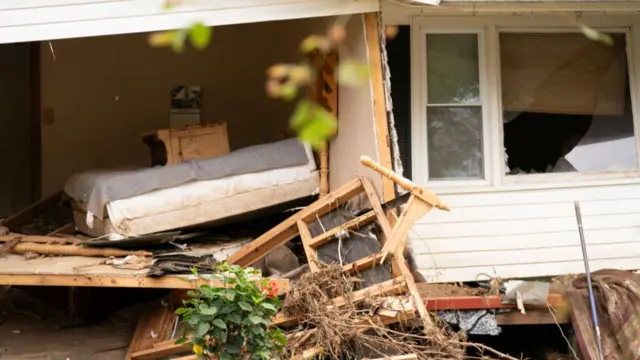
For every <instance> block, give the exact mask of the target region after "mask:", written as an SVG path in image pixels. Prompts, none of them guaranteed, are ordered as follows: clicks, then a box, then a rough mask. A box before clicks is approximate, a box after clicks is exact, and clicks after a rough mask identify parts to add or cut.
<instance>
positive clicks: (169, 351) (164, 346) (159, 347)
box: [131, 340, 191, 360]
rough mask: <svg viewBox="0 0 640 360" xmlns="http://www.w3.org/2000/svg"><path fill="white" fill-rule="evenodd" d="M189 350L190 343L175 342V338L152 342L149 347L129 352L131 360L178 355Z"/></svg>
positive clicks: (148, 359) (155, 358) (149, 359)
mask: <svg viewBox="0 0 640 360" xmlns="http://www.w3.org/2000/svg"><path fill="white" fill-rule="evenodd" d="M189 351H191V344H190V343H185V344H179V345H178V344H176V343H175V340H170V341H163V342H162V343H157V344H154V345H153V347H151V348H149V349H144V350H140V351H137V352H134V353H133V354H131V360H157V359H162V358H164V357H167V356H172V355H180V354H183V353H185V352H189Z"/></svg>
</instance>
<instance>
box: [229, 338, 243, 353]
mask: <svg viewBox="0 0 640 360" xmlns="http://www.w3.org/2000/svg"><path fill="white" fill-rule="evenodd" d="M242 345H244V337H243V336H242V335H236V336H234V337H233V338H231V339H229V341H227V346H226V350H227V352H228V353H229V354H240V351H242Z"/></svg>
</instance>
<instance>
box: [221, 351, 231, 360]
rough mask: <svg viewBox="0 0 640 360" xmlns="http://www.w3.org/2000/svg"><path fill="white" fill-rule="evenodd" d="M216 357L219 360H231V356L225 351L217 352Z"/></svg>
mask: <svg viewBox="0 0 640 360" xmlns="http://www.w3.org/2000/svg"><path fill="white" fill-rule="evenodd" d="M218 359H220V360H233V356H231V355H229V354H227V353H226V352H221V353H219V354H218Z"/></svg>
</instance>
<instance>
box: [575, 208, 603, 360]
mask: <svg viewBox="0 0 640 360" xmlns="http://www.w3.org/2000/svg"><path fill="white" fill-rule="evenodd" d="M574 206H575V209H576V218H577V220H578V231H579V233H580V246H582V260H583V261H584V270H585V276H586V278H587V288H588V290H589V303H590V304H591V317H592V320H593V329H594V332H595V337H596V344H597V345H598V358H599V359H600V360H604V349H603V346H602V337H601V336H600V326H599V325H598V311H597V308H596V299H595V297H594V296H593V285H592V283H591V270H589V258H588V257H587V243H586V241H585V239H584V229H583V228H582V213H581V212H580V203H579V202H577V201H576V202H574Z"/></svg>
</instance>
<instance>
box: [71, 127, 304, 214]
mask: <svg viewBox="0 0 640 360" xmlns="http://www.w3.org/2000/svg"><path fill="white" fill-rule="evenodd" d="M308 161H309V159H308V157H307V153H306V150H305V148H304V146H303V145H302V144H301V143H300V142H299V141H298V139H296V138H293V139H287V140H283V141H278V142H275V143H270V144H263V145H256V146H250V147H246V148H243V149H239V150H236V151H233V152H231V153H229V154H227V155H222V156H218V157H214V158H209V159H201V160H190V161H186V162H183V163H181V164H175V165H168V166H157V167H154V168H147V169H140V170H127V171H104V170H97V171H88V172H84V173H80V174H76V175H74V176H72V177H71V178H70V179H69V180H68V181H67V183H66V184H65V188H64V191H65V192H66V193H67V194H68V195H69V196H71V197H72V198H73V199H75V200H76V201H80V202H82V203H84V204H85V206H86V209H87V211H90V212H92V213H93V214H94V215H95V216H96V217H98V218H100V219H102V218H104V214H103V211H104V208H105V205H106V204H107V203H108V202H110V201H114V200H119V199H125V198H128V197H132V196H136V195H140V194H144V193H147V192H150V191H154V190H159V189H166V188H171V187H174V186H178V185H181V184H184V183H187V182H190V181H197V180H215V179H221V178H225V177H229V176H234V175H242V174H248V173H254V172H260V171H267V170H271V169H278V168H286V167H291V166H298V165H304V164H306V163H308Z"/></svg>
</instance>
